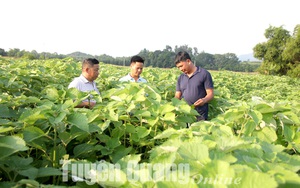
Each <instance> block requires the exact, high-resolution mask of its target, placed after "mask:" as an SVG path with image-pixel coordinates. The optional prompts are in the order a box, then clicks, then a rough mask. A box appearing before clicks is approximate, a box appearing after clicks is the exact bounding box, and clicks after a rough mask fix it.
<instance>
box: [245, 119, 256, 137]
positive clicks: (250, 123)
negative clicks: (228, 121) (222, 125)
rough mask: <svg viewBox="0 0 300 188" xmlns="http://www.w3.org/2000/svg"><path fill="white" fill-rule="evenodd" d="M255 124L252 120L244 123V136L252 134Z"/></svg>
mask: <svg viewBox="0 0 300 188" xmlns="http://www.w3.org/2000/svg"><path fill="white" fill-rule="evenodd" d="M256 125H257V123H256V122H254V121H253V120H249V121H247V122H246V123H245V128H244V135H245V136H251V134H252V132H253V131H254V130H255V128H256Z"/></svg>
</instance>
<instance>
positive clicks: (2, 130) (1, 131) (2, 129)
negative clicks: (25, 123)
mask: <svg viewBox="0 0 300 188" xmlns="http://www.w3.org/2000/svg"><path fill="white" fill-rule="evenodd" d="M0 124H2V125H3V124H4V122H2V121H1V119H0ZM11 130H14V128H13V127H4V126H1V127H0V133H5V132H9V131H11Z"/></svg>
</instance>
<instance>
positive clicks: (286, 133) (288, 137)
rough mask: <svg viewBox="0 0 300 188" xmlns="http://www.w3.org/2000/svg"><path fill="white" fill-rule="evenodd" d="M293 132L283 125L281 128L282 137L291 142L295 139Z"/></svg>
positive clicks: (290, 128)
mask: <svg viewBox="0 0 300 188" xmlns="http://www.w3.org/2000/svg"><path fill="white" fill-rule="evenodd" d="M295 132H296V131H294V130H293V128H292V127H291V126H288V125H285V126H284V127H283V135H284V138H285V140H287V141H289V142H292V141H293V139H294V137H295Z"/></svg>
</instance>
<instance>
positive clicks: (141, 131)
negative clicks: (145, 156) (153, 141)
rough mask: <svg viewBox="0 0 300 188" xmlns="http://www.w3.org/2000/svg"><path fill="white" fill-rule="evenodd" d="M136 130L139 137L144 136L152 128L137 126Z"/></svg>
mask: <svg viewBox="0 0 300 188" xmlns="http://www.w3.org/2000/svg"><path fill="white" fill-rule="evenodd" d="M135 130H136V132H137V135H138V137H139V138H144V137H145V136H147V135H148V134H149V133H150V130H148V129H147V128H145V127H136V128H135Z"/></svg>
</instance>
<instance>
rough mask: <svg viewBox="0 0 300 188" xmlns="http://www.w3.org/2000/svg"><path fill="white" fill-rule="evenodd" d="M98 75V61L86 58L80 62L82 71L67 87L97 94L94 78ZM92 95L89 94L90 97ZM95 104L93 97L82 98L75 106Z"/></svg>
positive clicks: (85, 106) (82, 106)
mask: <svg viewBox="0 0 300 188" xmlns="http://www.w3.org/2000/svg"><path fill="white" fill-rule="evenodd" d="M98 76H99V61H98V60H97V59H93V58H88V59H85V60H83V62H82V73H81V75H80V76H79V77H76V78H74V80H73V81H72V82H71V83H70V84H69V86H68V88H77V89H78V90H79V91H83V92H89V91H96V92H97V93H98V94H99V95H100V92H99V90H98V89H97V86H96V83H95V80H96V79H97V78H98ZM92 97H93V96H91V98H92ZM95 104H96V101H95V100H94V99H90V100H89V99H86V100H83V101H82V102H81V103H80V104H78V105H77V106H76V107H77V108H93V107H94V106H95Z"/></svg>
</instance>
